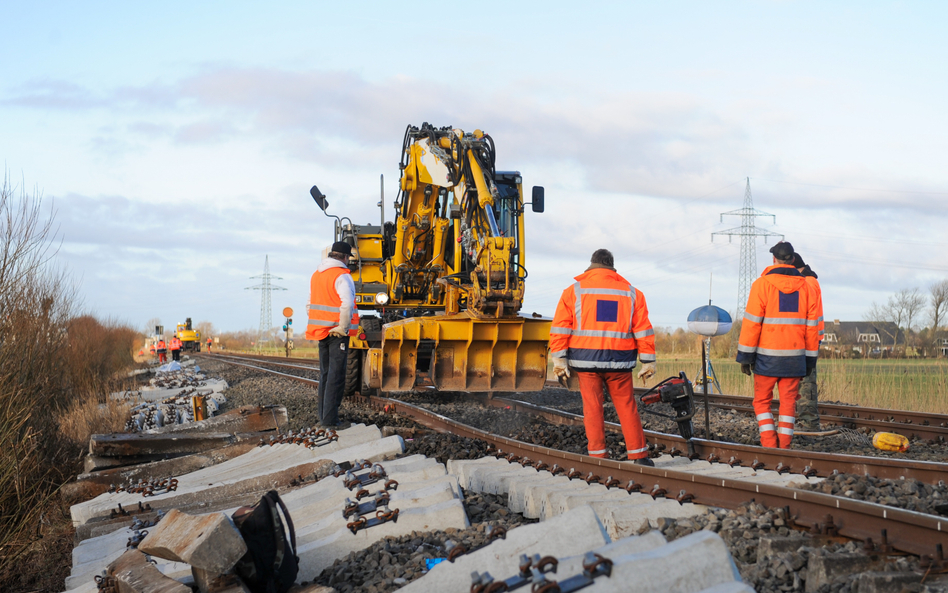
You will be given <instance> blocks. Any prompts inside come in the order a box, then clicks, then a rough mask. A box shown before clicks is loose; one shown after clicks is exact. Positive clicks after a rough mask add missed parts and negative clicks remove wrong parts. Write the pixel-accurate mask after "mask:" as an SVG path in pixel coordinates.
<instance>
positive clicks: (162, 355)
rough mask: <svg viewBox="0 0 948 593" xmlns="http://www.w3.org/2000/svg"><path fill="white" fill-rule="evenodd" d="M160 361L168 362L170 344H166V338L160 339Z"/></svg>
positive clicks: (162, 362)
mask: <svg viewBox="0 0 948 593" xmlns="http://www.w3.org/2000/svg"><path fill="white" fill-rule="evenodd" d="M157 351H158V362H159V363H161V364H164V363H166V362H168V354H167V353H168V346H167V344H165V341H164V339H161V340H158V347H157Z"/></svg>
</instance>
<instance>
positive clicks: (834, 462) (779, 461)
mask: <svg viewBox="0 0 948 593" xmlns="http://www.w3.org/2000/svg"><path fill="white" fill-rule="evenodd" d="M231 358H236V357H231ZM224 362H227V363H229V364H234V365H237V366H243V367H246V368H252V369H257V370H260V371H264V372H268V373H273V374H275V375H279V376H282V377H286V378H288V379H293V380H295V381H300V382H303V383H307V384H310V385H312V386H314V387H315V386H316V385H318V384H319V382H318V381H317V380H315V379H307V378H306V377H299V376H297V375H291V374H288V373H283V372H280V371H275V370H273V369H268V368H264V367H260V366H256V365H252V364H247V363H241V362H236V361H233V360H224ZM265 364H270V363H265ZM467 395H469V396H472V394H467ZM352 397H356V396H350V398H352ZM360 397H363V398H364V397H366V396H360ZM472 397H474V398H476V399H478V400H479V401H480V402H481V403H483V404H485V405H488V406H493V407H499V408H510V409H513V410H517V411H519V412H523V413H528V414H533V415H537V416H540V417H542V418H544V419H545V420H547V421H548V422H550V423H552V424H565V425H570V426H581V425H582V423H583V420H582V416H579V415H576V414H570V413H569V412H563V411H560V410H554V409H552V408H545V407H543V406H538V405H535V404H529V403H526V402H522V401H518V400H514V399H508V398H499V397H494V398H490V397H486V396H472ZM376 399H378V398H376ZM391 401H397V400H391ZM406 405H407V404H406ZM606 427H607V428H608V429H610V430H612V431H615V432H620V431H621V426H620V425H619V424H615V423H612V422H607V423H606ZM644 432H645V437H646V440H647V441H648V442H649V443H650V444H651V445H652V446H653V447H659V450H664V451H665V452H668V453H669V454H671V455H687V450H688V449H687V445H686V443H685V440H684V439H683V438H681V437H679V436H677V435H670V434H666V433H660V432H654V431H650V430H646V431H644ZM692 443H693V444H694V447H695V451H696V452H697V454H698V457H699V458H701V459H705V460H707V461H709V462H711V463H715V462H720V463H727V464H728V465H730V466H732V467H734V466H741V467H750V468H754V469H771V470H774V471H778V472H780V473H785V472H789V473H793V474H800V475H803V476H807V477H827V476H831V475H833V474H835V473H845V474H856V475H871V476H874V477H878V478H887V479H892V480H898V479H902V478H905V479H915V480H918V481H921V482H925V483H928V484H937V483H938V482H939V481H948V463H937V462H933V461H917V460H912V459H899V458H889V457H868V456H858V455H844V454H839V453H822V452H818V451H805V450H801V449H774V448H768V447H759V446H756V445H742V444H738V443H727V442H722V441H711V440H706V439H698V438H695V439H692Z"/></svg>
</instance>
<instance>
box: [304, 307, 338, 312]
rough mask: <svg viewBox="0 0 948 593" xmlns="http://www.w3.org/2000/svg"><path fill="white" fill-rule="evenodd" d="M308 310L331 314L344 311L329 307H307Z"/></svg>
mask: <svg viewBox="0 0 948 593" xmlns="http://www.w3.org/2000/svg"><path fill="white" fill-rule="evenodd" d="M306 308H307V309H310V310H312V311H329V312H330V313H338V312H339V311H342V307H330V306H329V305H306Z"/></svg>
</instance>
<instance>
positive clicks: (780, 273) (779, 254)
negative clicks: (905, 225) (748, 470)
mask: <svg viewBox="0 0 948 593" xmlns="http://www.w3.org/2000/svg"><path fill="white" fill-rule="evenodd" d="M770 253H772V254H773V256H774V259H773V265H771V266H768V267H767V268H766V269H765V270H764V272H763V274H761V276H760V278H758V279H757V280H754V284H753V285H751V290H750V295H749V296H748V298H747V306H746V307H744V320H743V324H742V326H741V336H740V339H739V341H738V345H737V362H739V363H740V365H741V372H743V373H744V374H745V375H750V374H751V373H752V372H753V374H754V412H755V413H756V414H757V425H758V428H759V429H760V444H761V445H762V446H764V447H780V448H781V449H789V448H790V443H791V442H792V441H793V425H794V422H795V420H796V404H797V398H798V397H799V392H800V378H801V377H805V376H806V375H807V372H808V371H809V370H810V369H813V368H815V367H816V356H817V349H818V348H819V337H818V336H817V317H818V315H817V303H816V298H815V297H814V296H813V292H812V290H811V288H810V286H809V284H807V282H806V280H805V279H804V277H803V275H802V274H800V272H798V271H797V270H796V268H794V267H793V246H792V245H790V243H788V242H786V241H781V242H779V243H777V244H776V245H774V246H773V247H772V248H771V249H770ZM774 386H776V387H777V388H778V390H779V391H780V414H779V418H778V419H777V423H776V426H775V425H774V416H773V413H772V412H771V410H770V404H771V402H773V397H774V393H773V392H774Z"/></svg>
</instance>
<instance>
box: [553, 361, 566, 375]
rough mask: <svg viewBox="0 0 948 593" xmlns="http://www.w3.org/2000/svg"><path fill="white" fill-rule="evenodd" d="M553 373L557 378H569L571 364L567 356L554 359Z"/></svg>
mask: <svg viewBox="0 0 948 593" xmlns="http://www.w3.org/2000/svg"><path fill="white" fill-rule="evenodd" d="M553 375H554V376H555V377H556V379H557V380H562V379H569V365H568V364H567V362H566V359H565V358H554V359H553Z"/></svg>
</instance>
